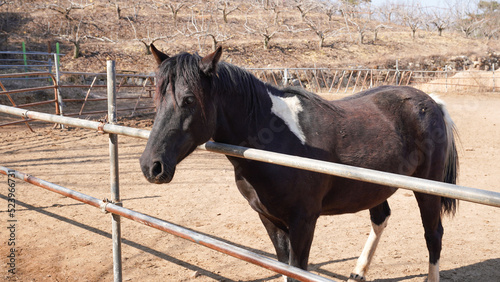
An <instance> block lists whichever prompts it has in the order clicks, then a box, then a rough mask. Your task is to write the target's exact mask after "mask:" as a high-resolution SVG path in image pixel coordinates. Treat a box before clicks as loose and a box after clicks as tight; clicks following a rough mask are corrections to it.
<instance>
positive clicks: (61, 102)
mask: <svg viewBox="0 0 500 282" xmlns="http://www.w3.org/2000/svg"><path fill="white" fill-rule="evenodd" d="M54 66H55V69H56V87H57V88H56V92H57V104H58V106H59V109H57V110H59V115H61V116H64V113H63V99H62V96H61V91H60V90H59V89H60V88H59V83H60V80H61V79H60V74H59V53H56V54H54ZM61 128H63V129H64V124H61Z"/></svg>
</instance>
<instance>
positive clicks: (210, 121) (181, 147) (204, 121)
mask: <svg viewBox="0 0 500 282" xmlns="http://www.w3.org/2000/svg"><path fill="white" fill-rule="evenodd" d="M151 50H152V53H153V56H154V57H155V59H156V61H157V63H158V70H157V75H156V78H157V81H156V82H157V87H156V94H155V102H156V117H155V120H154V125H153V129H152V130H151V134H150V136H149V139H148V142H147V145H146V149H145V150H144V152H143V153H142V156H141V158H140V163H141V169H142V172H143V173H144V176H145V177H146V179H147V180H148V181H149V182H151V183H156V184H160V183H168V182H170V181H171V180H172V178H173V176H174V172H175V167H176V165H177V164H178V163H179V162H180V161H182V160H183V159H184V158H185V157H187V156H188V155H189V154H190V153H191V152H192V151H193V150H194V149H195V148H196V146H198V145H200V144H203V143H205V142H206V141H208V140H209V139H210V137H212V135H213V133H214V131H215V122H216V109H215V103H214V99H213V93H212V79H213V77H214V76H215V74H216V67H217V63H218V61H219V59H220V56H221V54H222V49H221V48H220V47H219V48H218V49H217V51H215V52H214V53H212V54H210V55H207V56H205V57H203V58H202V57H200V56H198V55H191V54H187V53H182V54H179V55H176V56H174V57H169V56H168V55H166V54H164V53H162V52H160V51H158V50H157V49H156V48H155V47H154V46H153V45H151Z"/></svg>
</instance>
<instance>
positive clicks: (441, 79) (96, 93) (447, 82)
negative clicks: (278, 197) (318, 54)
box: [0, 51, 500, 130]
mask: <svg viewBox="0 0 500 282" xmlns="http://www.w3.org/2000/svg"><path fill="white" fill-rule="evenodd" d="M5 54H9V55H12V54H17V55H23V56H27V55H28V54H33V55H35V54H37V55H39V56H48V61H47V62H45V61H43V60H41V61H37V62H41V63H43V62H45V64H40V65H34V64H33V65H31V61H29V60H26V58H25V59H24V60H23V61H24V62H25V64H19V63H18V64H14V65H2V64H3V63H2V60H1V59H0V71H2V70H3V71H2V72H5V71H6V70H9V71H10V70H12V69H14V70H15V69H16V68H17V69H19V68H20V69H23V68H24V69H25V70H27V68H28V67H35V66H36V70H38V71H36V72H25V73H4V74H0V88H1V91H0V103H3V104H6V103H7V104H11V105H13V106H15V107H23V108H26V107H35V108H36V107H37V106H40V105H43V104H48V103H54V106H55V114H58V115H64V116H78V117H85V116H96V115H98V116H99V115H100V116H101V117H102V116H105V114H106V113H107V109H106V103H105V101H106V73H88V72H68V71H64V72H63V71H60V70H59V63H57V62H58V60H59V55H60V54H58V53H37V52H28V53H26V52H7V51H4V52H0V57H1V56H2V55H5ZM12 60H13V59H12ZM28 62H30V64H28ZM44 68H47V70H46V71H42V70H44ZM30 70H31V71H33V69H30ZM247 70H248V71H250V72H252V73H253V74H255V75H256V76H257V77H258V78H259V79H261V80H263V81H266V82H268V83H271V84H274V85H277V86H289V85H293V86H300V87H303V88H305V89H307V90H309V91H311V92H316V93H319V94H323V95H329V94H332V95H333V94H340V95H342V94H346V95H348V94H352V93H356V92H359V91H363V90H366V89H369V88H373V87H377V86H381V85H406V86H413V87H415V88H418V89H420V90H422V91H424V92H428V93H430V92H448V91H454V92H467V91H473V92H483V91H488V92H496V91H499V90H500V74H499V72H498V71H496V70H495V65H492V68H491V70H490V71H478V70H468V71H457V70H453V69H451V68H448V67H445V68H444V70H440V71H422V70H407V69H406V70H405V69H399V68H398V67H397V64H396V69H365V68H347V69H345V68H344V69H335V68H247ZM117 77H118V78H119V81H118V82H117V91H118V96H117V100H118V111H120V112H127V113H128V114H129V116H134V115H136V114H143V113H153V112H154V103H153V101H152V99H151V98H152V92H153V91H154V90H155V78H154V76H153V75H151V74H149V75H145V74H137V73H134V72H131V71H129V72H125V71H122V72H121V73H117ZM26 79H30V80H33V83H35V81H36V83H38V84H36V85H32V86H33V87H26V85H27V83H26V82H18V83H15V81H14V80H26ZM33 83H32V84H33ZM51 89H53V90H54V99H48V98H47V95H46V94H44V93H45V92H44V91H46V90H51ZM12 94H16V96H18V97H20V98H19V99H18V98H17V97H14V96H13V95H12ZM21 94H23V95H24V96H23V95H21ZM43 95H45V96H43ZM21 96H23V97H24V98H25V99H24V100H23V99H22V98H23V97H21ZM40 96H43V97H41V98H40ZM3 97H7V98H8V101H7V100H6V99H3V100H2V98H3ZM327 98H328V97H327ZM16 99H18V100H16ZM33 99H34V100H35V101H34V102H33V101H32V100H33ZM40 100H42V101H40ZM44 111H46V109H45V110H44ZM28 122H29V120H24V119H23V120H17V121H11V122H8V123H3V124H0V127H1V126H5V125H12V124H17V123H25V124H26V125H27V126H28V127H29V128H30V130H32V129H31V127H30V126H29V123H28Z"/></svg>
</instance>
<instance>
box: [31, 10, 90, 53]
mask: <svg viewBox="0 0 500 282" xmlns="http://www.w3.org/2000/svg"><path fill="white" fill-rule="evenodd" d="M66 4H67V5H66V6H64V5H63V4H61V3H60V2H59V1H58V2H55V3H52V4H48V5H42V6H41V7H40V8H42V9H48V10H52V11H54V12H56V13H57V14H59V15H60V16H62V17H63V19H64V20H63V21H62V23H61V24H63V25H64V26H65V28H64V29H60V31H59V33H58V34H55V35H56V36H58V37H59V38H60V39H62V40H64V41H67V42H70V43H72V44H73V58H75V59H76V58H78V57H80V46H81V44H82V42H83V41H84V40H85V39H87V38H88V36H87V33H88V30H87V29H89V28H91V27H93V28H94V29H98V26H97V25H96V24H95V23H94V21H93V20H91V19H89V20H87V18H89V17H90V15H89V14H87V13H85V12H83V13H78V14H77V13H76V11H79V10H84V9H86V8H88V7H91V6H93V3H90V4H78V3H75V2H73V1H67V3H66Z"/></svg>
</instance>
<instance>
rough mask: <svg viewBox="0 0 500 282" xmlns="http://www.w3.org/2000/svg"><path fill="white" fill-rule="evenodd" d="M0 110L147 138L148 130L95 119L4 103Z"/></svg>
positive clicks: (22, 115)
mask: <svg viewBox="0 0 500 282" xmlns="http://www.w3.org/2000/svg"><path fill="white" fill-rule="evenodd" d="M0 112H3V113H7V114H11V115H16V116H21V117H26V118H30V119H37V120H43V121H46V122H52V123H59V124H65V125H69V126H74V127H82V128H87V129H92V130H100V129H101V127H102V130H103V132H106V133H115V134H122V135H126V136H132V137H138V138H143V139H148V137H149V130H144V129H138V128H132V127H126V126H121V125H114V124H107V123H106V124H104V123H101V122H97V121H90V120H84V119H78V118H71V117H65V116H58V115H51V114H47V113H40V112H35V111H30V110H24V109H19V108H14V107H9V106H5V105H0Z"/></svg>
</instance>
